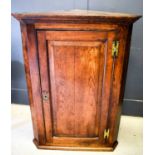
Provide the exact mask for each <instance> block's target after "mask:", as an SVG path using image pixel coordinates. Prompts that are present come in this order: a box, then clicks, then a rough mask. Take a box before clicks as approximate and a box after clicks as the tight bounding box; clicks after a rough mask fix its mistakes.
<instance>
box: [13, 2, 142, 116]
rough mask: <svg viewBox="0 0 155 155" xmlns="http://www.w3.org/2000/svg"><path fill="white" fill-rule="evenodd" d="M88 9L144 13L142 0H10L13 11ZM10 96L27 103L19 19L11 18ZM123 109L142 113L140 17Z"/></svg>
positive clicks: (136, 26)
mask: <svg viewBox="0 0 155 155" xmlns="http://www.w3.org/2000/svg"><path fill="white" fill-rule="evenodd" d="M70 9H89V10H100V11H109V12H124V13H135V14H140V15H142V14H143V1H142V0H12V12H34V11H37V12H39V11H40V12H43V11H54V10H70ZM11 52H12V53H11V79H12V81H11V99H12V103H19V104H28V103H29V102H28V95H27V87H26V81H25V73H24V65H23V55H22V42H21V32H20V25H19V22H18V21H17V20H16V19H14V18H13V17H12V19H11ZM122 110H123V111H122V113H123V114H125V115H133V116H142V115H143V19H142V18H141V19H140V20H138V21H137V22H136V23H134V25H133V33H132V40H131V50H130V58H129V66H128V72H127V81H126V87H125V95H124V103H123V109H122Z"/></svg>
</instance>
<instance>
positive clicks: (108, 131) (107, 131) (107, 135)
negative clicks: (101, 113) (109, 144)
mask: <svg viewBox="0 0 155 155" xmlns="http://www.w3.org/2000/svg"><path fill="white" fill-rule="evenodd" d="M109 133H110V130H109V129H105V130H104V139H108V138H109Z"/></svg>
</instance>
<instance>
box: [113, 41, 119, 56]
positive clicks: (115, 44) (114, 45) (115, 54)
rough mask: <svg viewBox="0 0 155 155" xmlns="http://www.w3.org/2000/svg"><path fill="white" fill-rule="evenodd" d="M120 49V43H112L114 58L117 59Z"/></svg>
mask: <svg viewBox="0 0 155 155" xmlns="http://www.w3.org/2000/svg"><path fill="white" fill-rule="evenodd" d="M118 48H119V41H117V40H115V41H113V42H112V57H113V58H116V57H117V56H118Z"/></svg>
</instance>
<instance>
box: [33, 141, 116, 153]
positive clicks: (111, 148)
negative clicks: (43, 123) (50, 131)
mask: <svg viewBox="0 0 155 155" xmlns="http://www.w3.org/2000/svg"><path fill="white" fill-rule="evenodd" d="M33 142H34V144H35V145H36V147H37V148H38V149H50V150H70V151H114V149H115V147H116V146H117V144H118V142H117V141H116V142H114V144H113V145H112V146H108V145H103V146H97V147H92V146H91V147H89V146H82V147H81V146H64V145H62V146H58V145H57V146H56V145H53V146H52V145H51V144H50V145H49V146H48V145H47V144H45V145H39V144H38V142H37V140H36V139H34V140H33Z"/></svg>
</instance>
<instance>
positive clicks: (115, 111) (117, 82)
mask: <svg viewBox="0 0 155 155" xmlns="http://www.w3.org/2000/svg"><path fill="white" fill-rule="evenodd" d="M116 39H117V40H119V53H118V56H117V57H114V58H113V66H114V68H113V75H112V83H111V97H110V101H109V102H110V107H109V119H108V123H109V128H110V132H111V133H110V137H109V143H114V142H115V141H116V138H117V134H118V129H119V122H120V115H121V106H122V105H121V103H122V101H121V100H122V93H123V90H122V88H123V85H122V84H123V83H122V81H123V80H124V77H123V72H124V62H125V61H128V60H126V59H128V58H127V57H126V58H125V54H126V52H128V51H126V44H127V30H126V29H125V28H124V27H121V28H120V32H119V33H118V34H117V35H116Z"/></svg>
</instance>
